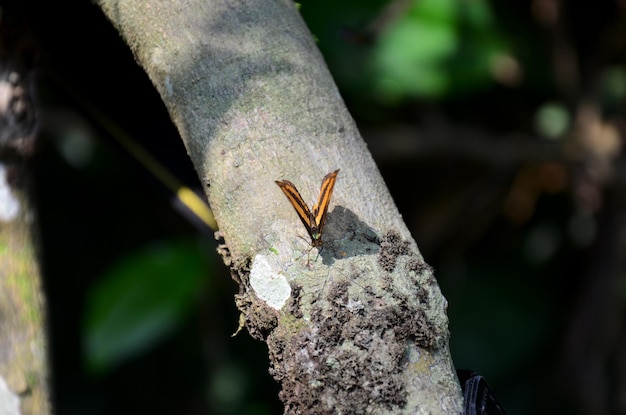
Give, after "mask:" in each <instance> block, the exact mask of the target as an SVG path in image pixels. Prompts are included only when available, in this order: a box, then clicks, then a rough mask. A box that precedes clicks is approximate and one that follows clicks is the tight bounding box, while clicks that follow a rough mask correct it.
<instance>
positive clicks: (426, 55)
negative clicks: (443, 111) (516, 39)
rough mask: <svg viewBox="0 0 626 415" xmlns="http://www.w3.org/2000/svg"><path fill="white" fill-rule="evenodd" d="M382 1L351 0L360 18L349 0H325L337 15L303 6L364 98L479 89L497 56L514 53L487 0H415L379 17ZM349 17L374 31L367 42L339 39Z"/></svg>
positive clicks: (337, 69)
mask: <svg viewBox="0 0 626 415" xmlns="http://www.w3.org/2000/svg"><path fill="white" fill-rule="evenodd" d="M384 6H385V5H383V4H380V2H366V4H365V5H362V4H359V5H356V4H355V5H352V6H351V7H352V9H351V13H352V14H353V15H354V14H356V16H359V18H358V19H356V18H354V17H353V16H347V15H346V16H343V15H342V13H343V11H344V9H345V8H347V7H348V6H344V7H335V6H332V7H331V6H328V8H327V9H325V10H327V11H328V12H329V13H336V14H337V16H336V17H335V18H334V19H333V17H328V16H325V17H323V18H322V17H316V16H315V15H314V13H313V12H311V11H310V10H307V8H303V14H304V15H305V17H307V22H308V23H309V24H310V26H311V29H312V31H313V33H315V34H316V35H317V36H318V37H319V38H320V44H319V45H320V48H321V49H322V50H323V52H324V55H325V56H326V57H327V58H328V59H329V64H330V66H331V67H332V68H334V75H335V76H336V78H337V79H338V81H339V82H340V83H341V84H344V85H345V86H346V87H347V88H352V89H353V90H354V91H361V93H358V92H355V93H356V94H357V95H360V96H361V97H363V91H367V92H366V93H365V94H366V95H367V96H365V97H363V98H366V99H371V100H374V101H377V102H379V103H381V104H385V105H394V104H398V103H400V102H401V101H403V100H406V99H410V98H431V99H432V98H437V99H444V98H446V97H454V96H458V95H465V94H468V93H472V92H476V91H477V90H480V89H482V88H485V87H487V86H489V85H491V82H492V78H493V74H492V71H493V67H494V63H495V62H496V60H497V58H498V57H501V56H504V55H507V54H509V53H510V52H509V49H510V48H509V46H508V44H507V42H506V41H505V40H504V35H503V33H501V32H500V30H499V29H498V27H497V25H496V24H495V19H494V18H493V16H492V11H491V9H490V6H489V3H488V2H486V1H485V0H473V1H465V0H419V1H418V0H414V1H412V2H410V5H409V7H407V8H406V9H405V10H401V12H400V13H397V14H393V13H391V14H390V17H388V18H384V17H383V18H381V16H384V12H385V9H384ZM312 7H314V6H313V5H312V4H311V5H308V8H312ZM317 7H320V8H323V7H324V6H321V5H320V6H317ZM374 9H375V11H374ZM316 18H319V19H324V20H323V21H319V22H318V21H317V20H316ZM339 21H342V22H343V23H338V22H339ZM381 22H382V23H381ZM316 23H317V24H319V25H320V26H316ZM373 23H379V24H373ZM322 24H324V25H326V27H324V26H322ZM328 25H331V26H332V25H335V29H334V30H329V29H328V27H327V26H328ZM342 25H347V27H342ZM352 25H355V26H356V32H358V33H360V34H362V35H363V36H364V37H368V36H371V39H369V42H364V43H365V44H360V43H358V42H352V41H351V40H350V39H346V38H344V39H342V41H341V42H337V37H339V35H338V33H342V32H344V31H345V29H346V28H347V29H353V27H350V26H352ZM370 31H373V33H369V32H370Z"/></svg>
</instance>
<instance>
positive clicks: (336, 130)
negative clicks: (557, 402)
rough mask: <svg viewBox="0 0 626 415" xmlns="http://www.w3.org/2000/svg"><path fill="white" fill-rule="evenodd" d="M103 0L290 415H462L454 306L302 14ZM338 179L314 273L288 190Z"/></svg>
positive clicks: (245, 2) (271, 3)
mask: <svg viewBox="0 0 626 415" xmlns="http://www.w3.org/2000/svg"><path fill="white" fill-rule="evenodd" d="M98 4H99V5H100V7H101V8H102V10H103V11H104V12H105V14H106V15H107V16H108V18H109V19H110V20H111V22H112V23H113V24H114V25H115V27H116V28H117V29H118V30H119V32H120V34H121V35H122V37H123V38H124V39H125V41H126V42H127V44H128V45H129V46H130V47H131V49H132V51H133V53H134V54H135V57H136V59H137V61H138V62H139V64H140V65H141V66H142V67H143V68H144V69H145V71H146V72H147V73H148V75H149V77H150V79H151V80H152V82H153V83H154V85H155V87H156V88H157V90H158V91H159V93H160V94H161V97H162V99H163V101H164V103H165V105H166V106H167V108H168V110H169V112H170V115H171V117H172V119H173V121H174V122H175V124H176V125H177V127H178V129H179V132H180V134H181V137H182V139H183V140H184V143H185V145H186V148H187V151H188V152H189V155H190V157H191V160H192V162H193V164H194V166H195V168H196V170H197V172H198V175H199V176H200V178H201V179H202V181H203V183H204V184H205V186H206V188H205V190H206V194H207V197H208V200H209V202H210V204H211V208H212V209H213V212H214V215H215V218H216V220H217V222H218V224H219V226H220V233H221V235H222V236H223V238H224V241H225V246H224V248H223V249H222V253H223V254H224V257H225V260H226V262H227V264H228V265H229V266H230V267H231V270H232V272H233V275H234V276H235V278H236V279H237V280H238V281H239V282H240V294H239V295H238V296H237V299H236V300H237V305H238V307H239V308H240V310H241V312H242V316H243V319H242V321H244V322H245V326H246V328H247V329H248V331H249V332H250V333H251V334H252V335H253V336H255V337H257V338H259V339H263V340H264V341H266V342H267V344H268V348H269V354H270V362H271V368H270V371H271V373H272V375H273V376H274V377H275V379H277V381H279V382H280V383H281V387H282V391H281V396H280V397H281V399H282V401H283V402H284V404H285V413H289V414H292V413H293V414H297V413H300V414H327V413H338V414H341V413H375V414H391V413H394V414H415V413H424V414H426V413H430V414H456V413H460V412H461V404H462V398H461V394H460V388H459V385H458V381H457V379H456V375H455V373H454V368H453V365H452V363H451V359H450V354H449V350H448V329H447V317H446V301H445V299H444V298H443V296H442V295H441V292H440V291H439V287H438V285H437V283H436V281H435V279H434V277H433V273H432V270H431V269H430V267H428V266H427V265H426V264H425V263H424V261H423V258H422V256H421V254H420V253H419V250H418V248H417V246H416V244H415V242H414V241H413V240H412V238H411V235H410V234H409V231H408V229H407V228H406V226H405V224H404V223H403V221H402V218H401V216H400V214H399V213H398V211H397V209H396V207H395V205H394V203H393V200H392V199H391V197H390V195H389V192H388V190H387V188H386V186H385V183H384V182H383V180H382V178H381V176H380V174H379V172H378V169H377V167H376V165H375V163H374V161H373V159H372V157H371V155H370V154H369V152H368V151H367V148H366V146H365V144H364V142H363V140H362V139H361V137H360V135H359V132H358V131H357V128H356V126H355V123H354V121H353V120H352V118H351V117H350V114H349V113H348V111H347V109H346V107H345V105H344V103H343V101H342V99H341V97H340V95H339V92H338V90H337V87H336V86H335V84H334V82H333V80H332V77H331V76H330V74H329V72H328V69H327V67H326V65H325V63H324V61H323V58H322V56H321V55H320V53H319V51H318V49H317V47H316V45H315V42H314V41H313V38H312V36H311V34H310V33H309V32H308V30H307V28H306V26H305V24H304V22H303V21H302V19H301V17H300V15H299V13H298V11H297V9H296V5H295V4H294V3H293V2H291V1H287V0H266V1H262V2H261V1H251V0H240V1H232V0H213V1H191V0H189V1H148V0H129V1H112V0H101V1H99V2H98ZM338 168H339V169H341V171H340V173H339V177H338V180H337V184H336V186H335V192H334V195H333V199H332V202H331V205H330V206H331V207H330V213H329V215H328V220H327V223H326V227H325V229H324V235H323V238H324V241H325V243H324V249H323V250H322V252H321V253H319V255H318V252H317V251H316V250H313V251H311V252H310V259H311V264H310V266H307V262H308V261H307V257H309V254H308V251H309V249H310V247H309V246H308V244H307V242H305V241H303V240H302V239H301V238H299V237H298V235H302V236H305V237H306V233H305V230H304V228H303V227H302V224H301V223H300V221H299V220H298V218H297V216H296V213H295V212H294V210H293V208H292V207H291V206H290V204H289V203H288V201H287V199H286V198H285V196H284V195H283V194H282V192H281V190H280V189H279V188H278V186H276V185H275V184H274V181H275V180H279V179H288V180H290V181H292V182H294V183H295V184H296V186H297V187H298V188H299V190H300V193H301V194H302V196H303V197H304V198H305V200H307V201H309V200H314V199H315V198H316V197H317V192H318V191H319V186H320V181H321V179H322V177H323V176H324V175H325V174H327V173H328V172H330V171H333V170H335V169H338ZM416 190H417V189H412V191H416Z"/></svg>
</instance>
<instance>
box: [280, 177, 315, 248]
mask: <svg viewBox="0 0 626 415" xmlns="http://www.w3.org/2000/svg"><path fill="white" fill-rule="evenodd" d="M276 184H277V185H278V186H279V187H280V189H281V190H282V191H283V193H284V194H285V196H287V199H289V202H290V203H291V206H293V208H294V209H295V210H296V213H297V214H298V217H299V218H300V220H301V221H302V224H303V225H304V227H305V228H306V230H307V232H308V233H309V236H310V237H311V239H313V240H315V238H314V237H313V228H314V227H316V225H315V220H314V216H313V215H312V214H311V211H310V210H309V207H308V206H307V205H306V203H304V200H303V199H302V196H300V193H299V192H298V189H296V186H295V185H294V184H293V183H291V182H290V181H289V180H283V181H279V180H277V181H276Z"/></svg>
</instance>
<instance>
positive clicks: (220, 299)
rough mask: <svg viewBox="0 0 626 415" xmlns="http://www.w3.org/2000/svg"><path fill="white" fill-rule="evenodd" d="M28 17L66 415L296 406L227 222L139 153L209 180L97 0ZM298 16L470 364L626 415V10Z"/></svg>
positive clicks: (186, 177) (508, 7) (547, 5)
mask: <svg viewBox="0 0 626 415" xmlns="http://www.w3.org/2000/svg"><path fill="white" fill-rule="evenodd" d="M18 9H20V10H21V12H22V13H23V16H24V17H25V20H26V22H28V25H29V27H30V29H31V30H32V32H33V34H34V44H36V45H37V46H36V48H37V49H36V50H37V58H36V64H37V65H36V68H37V72H36V74H37V80H38V100H39V103H40V105H41V116H42V122H41V126H40V129H41V133H40V137H41V148H40V149H39V153H38V159H37V167H36V168H37V188H36V190H37V192H36V196H37V200H38V209H39V214H40V219H41V235H42V255H43V270H44V274H45V278H46V287H47V298H48V304H49V307H50V311H49V313H50V314H49V315H50V329H51V336H52V339H51V351H52V362H53V384H54V401H55V403H54V406H55V407H56V413H57V414H59V415H66V414H83V413H90V414H100V413H101V414H110V413H116V414H131V413H132V414H141V413H146V414H161V413H162V414H169V413H177V414H203V413H211V414H275V413H281V412H282V406H281V405H280V402H279V401H278V399H277V392H278V386H277V384H276V383H275V382H274V381H273V380H272V379H271V377H270V376H269V375H268V374H267V363H268V362H267V358H266V349H265V346H264V344H263V343H260V342H256V341H253V340H251V339H250V337H249V336H248V334H247V333H246V332H245V331H244V332H242V333H240V334H239V335H238V336H236V337H234V338H232V337H231V334H232V333H233V332H234V331H235V330H236V328H237V324H238V323H237V321H238V315H237V312H236V309H235V306H234V303H233V295H234V294H235V293H236V290H237V287H236V284H235V283H234V282H232V281H231V280H230V277H229V276H228V272H227V269H226V267H225V266H224V265H222V264H221V262H220V260H219V258H218V257H217V255H216V254H215V253H214V252H215V248H216V244H215V241H214V240H213V238H212V234H211V232H210V231H208V230H207V229H206V228H204V227H202V226H199V225H197V223H196V222H195V221H194V220H193V219H192V218H190V216H189V214H188V213H186V212H185V211H184V210H181V209H179V208H178V207H177V206H176V205H175V204H173V203H172V200H173V194H172V193H171V192H170V191H169V190H168V189H167V187H166V186H164V185H163V184H162V183H160V181H159V180H157V179H155V178H154V175H153V174H152V172H151V171H150V169H148V168H146V166H145V165H143V164H142V163H141V162H140V161H138V160H137V159H136V158H135V157H134V156H133V155H132V154H131V153H129V152H128V151H127V150H126V148H125V144H124V143H126V141H125V140H126V138H125V137H130V139H131V140H132V142H134V143H138V144H139V145H141V146H143V147H144V148H145V149H147V150H148V151H149V153H151V154H152V155H153V156H154V157H155V158H156V159H158V160H159V161H160V162H161V163H162V164H163V165H164V166H165V167H166V168H167V169H168V170H169V171H170V172H171V173H172V174H174V175H175V176H176V177H178V178H179V179H180V180H181V181H182V182H183V183H185V184H186V185H188V186H190V187H191V188H193V189H196V190H197V189H200V185H199V182H198V179H197V176H196V174H195V172H194V170H193V167H192V166H191V163H190V161H189V159H188V157H187V155H186V152H185V149H184V147H183V144H182V142H181V140H180V139H179V137H178V135H177V132H176V130H175V128H174V127H173V125H172V124H171V123H170V120H169V117H168V114H167V112H166V111H165V108H164V106H163V104H162V103H161V101H160V98H159V96H158V95H157V93H156V91H155V90H154V88H153V87H152V85H151V84H150V82H149V80H148V79H147V77H146V75H145V74H144V73H143V72H142V70H141V69H140V68H139V67H138V66H137V65H136V63H135V61H134V59H133V57H132V55H131V53H130V51H129V49H128V48H127V47H126V46H125V45H124V44H123V43H122V41H121V39H120V37H119V35H118V34H117V33H116V32H115V30H114V29H113V28H112V27H111V26H110V24H109V23H108V22H107V21H106V19H105V18H104V16H103V15H102V13H101V12H100V11H99V10H98V9H97V8H96V7H95V6H93V5H91V4H90V3H89V2H85V1H65V2H44V1H34V0H32V1H25V2H22V3H20V7H19V8H18ZM300 11H301V13H302V15H303V17H304V18H305V20H306V21H307V24H308V25H309V27H310V29H311V31H312V33H313V35H314V36H315V37H316V39H317V40H318V45H319V47H320V49H321V50H322V52H323V53H324V56H325V57H326V59H327V63H328V65H329V67H330V69H331V71H332V72H333V75H334V76H335V79H336V81H337V83H338V85H339V88H340V89H341V92H342V94H343V96H344V99H345V100H346V103H347V104H348V107H349V109H350V111H351V112H352V114H353V115H354V117H355V119H356V121H357V123H358V124H359V126H360V129H361V131H362V134H363V136H364V138H365V140H366V141H367V142H368V145H369V148H370V149H371V151H372V153H373V155H374V157H375V159H376V160H377V163H378V165H379V167H380V169H381V172H382V174H383V176H384V178H385V180H386V182H387V184H388V186H389V188H390V190H391V192H392V194H393V196H394V199H395V201H396V203H397V205H398V208H399V209H400V211H401V213H402V214H403V216H404V218H405V220H406V222H407V224H408V226H409V227H410V229H411V231H412V233H413V235H414V237H415V239H416V241H417V243H418V245H419V247H420V249H421V251H422V253H423V255H424V257H425V259H426V261H427V262H428V263H429V264H431V265H433V266H434V268H435V270H436V276H437V279H438V281H439V283H440V285H441V287H442V290H443V293H444V295H445V296H446V298H447V299H448V303H449V309H448V312H449V318H450V331H451V340H450V344H451V349H452V355H453V358H454V362H455V365H456V366H457V367H459V368H468V369H473V370H475V371H478V372H479V373H481V374H482V375H483V376H485V377H486V378H487V380H488V381H489V383H490V384H491V386H492V388H493V389H494V390H495V392H496V394H497V395H498V396H499V397H500V399H501V401H502V403H503V405H504V407H505V408H506V409H507V411H508V412H509V413H510V414H512V415H515V414H526V413H534V414H553V413H568V414H618V413H625V412H626V398H625V397H624V396H625V394H624V393H623V392H626V355H625V354H624V352H623V351H624V350H626V330H625V328H626V326H625V322H624V316H625V313H624V311H625V310H624V302H625V300H626V283H625V282H626V281H625V278H626V272H625V267H624V259H623V255H622V253H623V252H624V247H625V243H624V242H625V237H626V232H625V218H626V216H625V215H624V196H623V194H624V192H623V190H624V183H625V180H624V179H625V177H624V174H625V173H624V172H625V170H624V158H623V152H622V148H621V146H622V142H623V139H622V137H623V132H624V116H623V114H624V96H625V95H626V72H625V66H624V57H625V54H624V52H625V49H626V4H624V2H620V1H600V2H594V3H593V4H586V5H585V4H583V5H582V6H581V5H574V3H571V4H567V5H564V4H560V2H557V1H551V0H536V1H509V2H495V1H491V2H489V1H478V0H476V1H463V0H446V1H442V0H437V1H434V0H421V1H415V2H411V1H393V2H383V1H362V0H361V1H356V0H348V1H342V2H331V1H325V0H323V1H322V0H316V1H303V2H302V3H301V8H300ZM199 247H201V248H199ZM163 261H165V265H163ZM164 269H165V270H176V272H175V273H174V274H176V275H175V276H172V275H171V274H167V273H166V272H165V271H163V270H164ZM177 273H178V274H177ZM162 274H166V275H165V276H164V275H162ZM160 278H161V279H160ZM163 278H167V280H166V283H165V284H162V282H163V281H164V280H163ZM181 281H182V282H181ZM179 285H180V287H181V288H176V287H178V286H179ZM173 287H174V288H173ZM115 316H117V317H115ZM120 316H121V317H120ZM163 316H166V318H165V317H163ZM144 327H153V329H151V330H144V329H143V328H144ZM140 329H142V330H143V331H142V330H140ZM138 332H140V333H141V334H137V333H138ZM94 345H96V346H94Z"/></svg>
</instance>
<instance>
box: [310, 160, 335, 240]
mask: <svg viewBox="0 0 626 415" xmlns="http://www.w3.org/2000/svg"><path fill="white" fill-rule="evenodd" d="M338 173H339V169H337V170H335V171H334V172H332V173H328V174H327V175H326V176H324V179H323V180H322V187H321V188H320V195H319V197H318V198H317V203H316V204H315V205H313V217H314V219H315V226H314V228H315V229H314V230H315V231H317V235H318V238H319V239H320V243H321V237H322V230H323V229H324V223H325V222H326V214H327V213H328V205H329V204H330V198H331V197H332V195H333V189H334V188H335V182H336V181H337V174H338ZM313 239H316V238H313Z"/></svg>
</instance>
